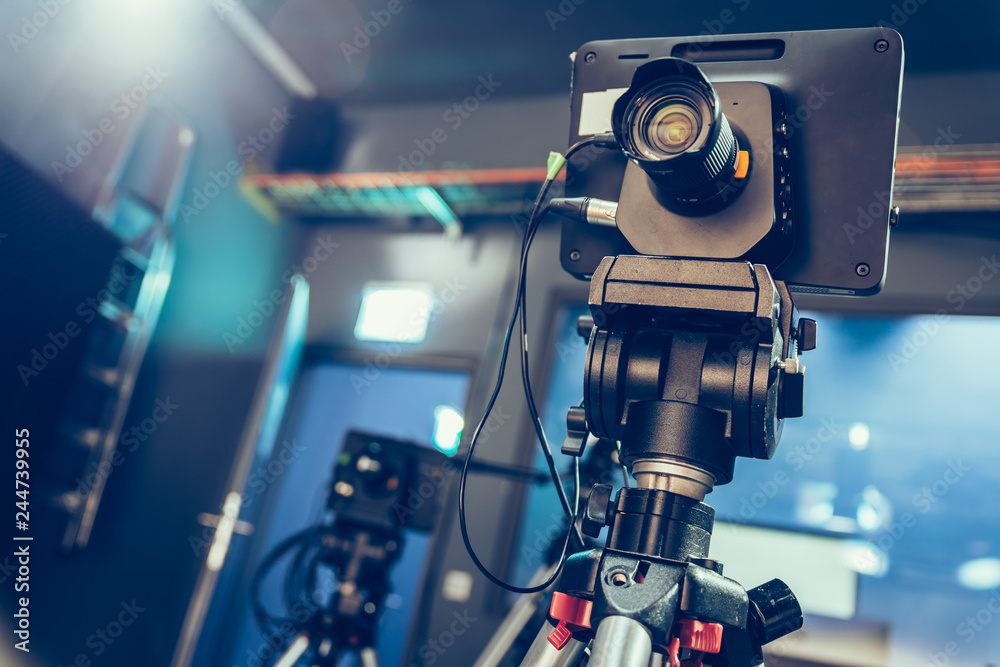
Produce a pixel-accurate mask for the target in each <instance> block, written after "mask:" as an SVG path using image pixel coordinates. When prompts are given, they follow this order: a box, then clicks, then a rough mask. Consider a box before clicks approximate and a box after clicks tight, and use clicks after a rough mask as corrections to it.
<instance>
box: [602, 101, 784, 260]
mask: <svg viewBox="0 0 1000 667" xmlns="http://www.w3.org/2000/svg"><path fill="white" fill-rule="evenodd" d="M715 89H716V92H718V94H719V100H720V102H721V103H722V106H723V111H724V113H725V114H726V117H727V118H728V119H729V124H730V126H731V127H732V130H733V134H734V135H736V139H737V143H738V145H739V148H740V150H747V151H749V153H750V171H749V173H748V175H747V179H746V185H745V186H744V187H743V188H741V189H740V190H738V191H732V192H728V191H723V192H721V193H720V194H719V195H717V196H716V197H715V199H714V200H712V201H709V202H707V204H704V205H685V204H684V203H683V202H678V201H676V200H674V199H671V198H670V197H668V196H665V195H664V193H663V192H662V191H661V189H660V188H659V187H658V186H657V185H656V183H655V182H654V181H653V179H652V178H650V177H649V176H648V175H647V174H646V172H645V171H643V170H642V168H641V167H639V166H638V165H636V164H635V163H634V162H631V161H630V162H628V164H627V165H626V168H625V176H624V179H623V181H622V189H621V195H620V199H619V204H618V214H617V217H616V221H617V223H618V229H619V230H621V232H622V233H623V234H624V235H625V236H626V237H627V238H628V239H631V240H632V243H631V245H632V247H633V248H634V249H635V250H636V252H637V253H639V254H642V255H662V256H672V257H692V258H699V259H737V258H743V259H747V260H749V261H752V262H755V263H761V264H768V265H771V264H772V263H775V262H779V261H781V259H783V258H784V257H785V256H787V254H788V252H789V251H790V250H791V247H792V220H793V219H794V218H793V215H792V207H791V203H792V202H791V188H792V184H791V178H790V160H789V153H788V137H787V130H786V131H785V132H782V131H781V128H787V127H788V124H787V122H786V120H787V119H786V118H785V113H784V99H783V98H782V96H781V93H780V91H778V90H777V89H776V88H774V87H772V86H766V85H764V84H762V83H754V82H733V83H720V84H718V85H717V86H715Z"/></svg>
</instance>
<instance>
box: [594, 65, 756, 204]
mask: <svg viewBox="0 0 1000 667" xmlns="http://www.w3.org/2000/svg"><path fill="white" fill-rule="evenodd" d="M612 129H613V131H614V133H615V137H616V138H617V139H618V142H619V144H620V145H621V146H622V148H623V150H624V151H625V153H626V154H627V155H628V156H629V157H630V158H632V159H633V160H635V161H636V162H637V163H638V164H639V166H640V167H642V168H643V169H644V170H645V171H646V173H647V174H649V176H650V178H652V179H653V181H654V182H655V183H656V184H657V185H658V186H659V188H660V189H661V190H662V191H663V192H665V193H666V194H668V195H670V196H672V197H674V198H676V199H679V200H682V201H689V202H699V201H705V200H709V199H712V198H713V197H715V196H717V195H718V194H720V193H721V192H723V191H725V190H726V189H728V188H729V187H730V186H731V182H732V179H733V175H734V174H735V173H736V157H737V153H738V150H739V149H738V146H737V142H736V138H735V137H734V136H733V131H732V128H730V126H729V121H728V120H727V119H726V117H725V115H724V114H723V113H722V111H721V108H720V104H719V97H718V95H717V94H716V92H715V89H714V88H712V85H711V84H710V83H709V81H708V79H707V78H705V75H704V74H702V72H701V70H700V69H698V68H697V67H696V66H695V65H693V64H691V63H689V62H687V61H685V60H681V59H679V58H661V59H659V60H654V61H651V62H649V63H646V64H645V65H642V66H640V67H639V68H637V69H636V71H635V74H634V75H633V77H632V85H631V86H630V87H629V89H628V90H627V91H626V92H625V93H624V94H623V95H622V96H621V97H620V98H619V99H618V101H617V102H616V103H615V107H614V111H613V114H612Z"/></svg>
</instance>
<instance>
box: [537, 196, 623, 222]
mask: <svg viewBox="0 0 1000 667" xmlns="http://www.w3.org/2000/svg"><path fill="white" fill-rule="evenodd" d="M548 208H549V210H551V211H553V212H555V213H558V214H559V215H564V216H566V217H567V218H572V219H574V220H579V221H580V222H586V223H589V224H592V225H604V226H605V227H616V226H617V223H616V222H615V216H616V215H617V214H618V202H613V201H607V200H606V199H596V198H594V197H572V198H556V199H552V200H550V201H549V204H548Z"/></svg>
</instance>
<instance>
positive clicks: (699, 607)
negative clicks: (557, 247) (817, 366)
mask: <svg viewBox="0 0 1000 667" xmlns="http://www.w3.org/2000/svg"><path fill="white" fill-rule="evenodd" d="M902 65H903V45H902V39H901V38H900V36H899V35H898V33H896V32H894V31H892V30H883V29H852V30H828V31H815V32H794V33H768V34H755V35H736V36H717V37H697V38H664V39H637V40H614V41H600V42H590V43H587V44H585V45H583V46H582V47H581V48H580V50H579V51H578V52H577V54H576V55H575V58H574V70H573V97H572V108H571V136H570V143H571V144H573V145H574V149H573V150H571V152H572V153H574V155H573V156H572V157H570V158H569V161H568V165H569V166H568V173H567V185H566V193H567V195H569V196H572V197H577V198H582V201H583V202H584V203H583V208H582V209H581V212H580V214H579V215H577V216H576V219H570V218H567V219H566V221H565V222H564V223H563V230H562V232H563V233H562V242H561V262H562V265H563V267H564V268H565V269H566V270H567V271H569V272H570V273H572V274H573V275H575V276H577V277H579V278H583V279H590V283H591V287H590V297H589V305H590V310H591V314H592V317H587V318H581V321H580V323H579V325H578V329H579V331H580V333H581V334H582V335H584V336H586V337H587V338H588V341H589V342H588V350H587V362H586V369H585V373H584V387H583V389H584V391H583V395H584V399H583V402H582V404H581V405H580V406H579V407H575V408H571V409H570V411H569V415H568V416H567V432H568V437H567V439H566V441H565V443H564V444H563V452H564V453H566V454H571V455H576V456H579V455H581V454H582V453H583V450H584V448H585V443H586V442H587V440H588V437H589V435H593V436H596V437H597V438H599V439H602V440H608V441H612V442H615V443H617V445H618V447H619V451H620V458H621V460H622V461H623V463H624V464H625V465H626V466H627V467H628V469H629V472H630V473H631V474H632V476H633V477H634V479H635V482H636V483H635V486H634V487H629V486H626V487H624V488H622V489H620V490H619V492H618V493H617V495H615V496H614V497H612V489H611V487H610V486H607V485H596V486H595V487H594V488H593V490H592V491H591V493H590V496H589V498H588V501H587V503H586V506H585V508H584V510H583V513H582V516H581V518H580V521H581V528H582V531H583V532H584V533H585V534H587V535H590V536H592V537H596V536H597V535H598V534H599V533H600V532H601V530H602V529H603V528H604V527H608V528H609V530H608V533H607V539H606V542H605V546H604V548H603V549H592V550H589V551H584V552H581V553H576V554H574V555H572V556H570V557H569V558H568V559H567V560H566V563H565V566H564V569H563V572H562V576H561V578H560V580H559V590H558V591H557V592H556V593H554V595H553V598H552V602H551V607H550V610H549V618H548V621H547V622H546V624H545V626H544V627H543V628H542V630H541V632H540V633H539V634H538V636H537V638H536V640H535V642H534V643H533V644H532V646H531V648H530V650H529V652H528V655H527V657H526V658H525V660H524V662H523V663H522V664H525V665H574V664H576V663H577V662H578V661H579V659H580V657H581V655H582V653H583V651H584V647H586V646H587V645H589V646H590V654H589V662H588V663H587V664H588V665H589V666H590V667H611V666H619V665H621V666H625V665H628V666H630V667H646V666H647V665H649V664H663V665H667V664H669V665H671V666H672V667H678V665H684V667H701V666H702V665H720V666H721V665H727V666H737V665H738V666H740V667H752V666H755V665H759V664H761V662H762V660H763V653H762V646H763V645H765V644H767V643H768V642H770V641H773V640H774V639H777V638H779V637H781V636H784V635H785V634H788V633H789V632H792V631H794V630H796V629H798V628H799V627H800V626H801V625H802V613H801V610H800V607H799V605H798V602H797V600H796V598H795V596H794V594H793V593H792V592H791V591H790V590H789V589H788V587H787V586H786V585H785V584H784V583H782V582H781V581H780V580H777V579H775V580H772V581H770V582H767V583H765V584H762V585H761V586H758V587H757V588H754V589H751V590H749V591H748V590H745V589H744V588H743V587H742V586H741V585H740V584H739V583H737V582H735V581H733V580H731V579H728V578H726V577H725V576H723V567H722V564H721V563H719V562H717V561H715V560H713V559H711V557H710V555H709V545H710V541H711V534H712V528H713V524H714V516H715V512H714V510H713V509H712V508H711V507H710V506H709V505H707V504H705V503H704V502H703V501H704V499H705V496H706V494H708V493H709V492H711V491H712V490H713V488H714V487H715V486H716V485H722V484H726V483H728V482H729V481H731V480H732V477H733V472H734V464H735V459H736V458H737V457H739V456H743V457H749V458H758V459H769V458H771V457H772V455H773V453H774V451H775V448H776V446H777V443H778V439H779V437H780V435H781V427H782V423H783V420H784V419H786V418H791V417H798V416H801V415H802V411H803V406H804V370H805V367H804V366H803V365H802V364H801V363H800V361H799V357H798V354H799V353H800V352H804V351H807V350H810V349H812V348H814V347H815V345H816V323H815V322H813V321H812V320H808V319H805V318H799V316H798V313H797V312H796V310H795V307H794V304H793V302H792V293H793V292H815V293H826V294H841V295H857V296H861V295H868V294H874V293H876V292H878V291H879V290H880V289H881V287H882V284H883V281H884V278H885V271H886V257H887V242H888V234H889V227H890V224H891V223H892V221H893V219H894V216H895V211H894V210H892V209H890V207H888V206H886V205H885V204H884V203H883V202H888V201H891V191H892V180H893V165H894V161H895V145H896V130H897V122H898V113H899V100H900V86H901V79H902ZM609 134H613V136H614V138H615V142H614V143H615V144H616V145H617V149H618V150H607V148H608V145H609V144H610V143H612V142H610V141H609V140H608V139H607V136H608V135H609ZM588 137H591V138H593V139H592V141H593V143H592V145H591V146H590V150H578V149H579V148H580V146H581V144H580V142H585V141H586V140H587V139H588ZM576 201H581V199H577V200H576ZM873 203H879V205H880V206H881V207H882V210H881V213H879V214H878V215H872V211H873V210H874V206H873ZM872 220H875V221H874V222H872ZM651 660H653V663H651V662H650V661H651Z"/></svg>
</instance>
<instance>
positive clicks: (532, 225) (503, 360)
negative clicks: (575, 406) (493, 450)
mask: <svg viewBox="0 0 1000 667" xmlns="http://www.w3.org/2000/svg"><path fill="white" fill-rule="evenodd" d="M588 145H602V146H608V147H610V146H615V145H616V144H615V142H614V138H613V137H612V136H610V134H605V135H597V136H595V137H591V138H589V139H585V140H584V141H581V142H578V143H576V144H574V145H573V146H572V147H570V149H569V150H568V151H567V152H566V155H565V157H564V161H568V160H569V158H570V157H572V155H573V154H574V153H576V152H577V151H578V150H580V149H582V148H584V147H585V146H588ZM557 173H558V172H557ZM554 180H555V179H554V175H550V176H548V177H547V178H546V179H545V182H544V183H543V184H542V187H541V189H540V190H539V192H538V197H537V198H536V199H535V204H534V206H533V207H532V210H531V215H530V216H529V218H528V225H527V228H526V229H525V233H524V239H523V241H522V244H521V261H520V266H519V272H518V283H517V289H516V291H515V297H516V298H515V305H514V309H513V313H512V314H511V318H510V323H509V324H508V325H507V329H506V331H505V333H504V339H503V349H502V353H501V355H500V368H499V370H498V371H497V381H496V384H495V385H494V387H493V393H492V395H491V396H490V400H489V402H488V403H487V406H486V411H485V413H484V414H483V417H482V419H480V420H479V424H478V425H477V426H476V429H475V431H474V432H473V434H472V438H471V440H470V441H469V447H468V449H467V450H466V453H465V465H464V466H463V467H462V476H461V480H460V483H459V493H458V515H459V527H460V528H461V531H462V540H463V542H464V543H465V548H466V550H467V551H468V552H469V557H470V558H471V559H472V562H473V563H475V565H476V567H477V568H478V569H479V571H480V572H482V573H483V576H485V577H486V578H487V579H489V580H490V581H491V582H493V583H494V584H496V585H497V586H500V587H501V588H504V589H506V590H509V591H511V592H514V593H535V592H538V591H541V590H544V589H545V588H547V587H548V586H549V585H551V584H552V582H553V581H555V579H556V577H558V576H559V573H560V572H561V571H562V567H563V564H564V563H565V561H566V555H567V551H568V549H569V544H570V541H571V539H572V538H573V536H574V535H575V536H576V537H577V541H578V543H579V545H580V546H582V545H583V544H584V542H583V536H582V535H581V534H580V531H579V527H578V526H577V525H576V514H577V511H578V506H579V501H580V461H579V459H578V458H574V461H573V470H574V481H575V484H574V489H575V491H574V499H573V507H572V508H571V507H570V504H569V499H568V497H567V496H566V491H565V489H564V488H563V486H562V481H561V480H560V478H559V472H558V470H556V467H555V461H554V459H553V458H552V450H551V448H550V447H549V444H548V440H547V438H546V437H545V432H544V429H542V426H541V420H540V419H539V418H538V411H537V409H536V407H535V403H534V396H533V395H532V394H531V387H530V377H529V374H528V372H527V345H526V340H527V336H526V331H527V328H526V326H525V322H524V305H525V301H526V296H525V294H526V292H525V282H526V281H525V276H526V273H527V258H528V251H529V249H530V247H531V241H532V240H533V239H534V236H535V231H536V230H537V228H538V226H539V225H540V223H541V219H542V217H544V215H545V213H546V212H547V208H546V209H542V202H543V201H544V200H545V196H546V194H547V193H548V190H549V187H550V186H551V185H552V182H553V181H554ZM518 315H520V316H521V328H522V337H521V344H522V348H521V363H522V380H523V382H524V384H525V397H526V399H527V400H528V409H529V411H530V413H531V417H532V422H533V425H534V427H535V431H536V434H537V435H538V437H539V444H540V446H541V448H542V452H543V454H544V456H545V460H546V464H547V465H548V468H549V474H550V475H551V477H552V481H553V484H554V485H555V487H556V491H557V493H558V495H559V501H560V503H561V504H562V506H563V511H564V512H565V513H566V517H567V524H568V525H567V531H566V537H565V539H564V540H563V546H562V551H561V554H560V557H559V561H558V563H557V565H556V568H555V569H554V570H553V571H552V573H551V574H550V575H549V576H548V577H547V578H546V579H545V581H543V582H542V583H540V584H538V585H535V586H526V587H522V586H514V585H512V584H508V583H507V582H505V581H503V580H502V579H500V578H499V577H496V576H495V575H494V574H493V573H492V572H490V571H489V569H488V568H487V567H486V566H485V565H484V564H483V562H482V561H481V560H480V559H479V557H478V556H477V555H476V552H475V548H474V547H473V546H472V542H471V541H470V540H469V531H468V526H467V522H466V516H465V487H466V481H467V479H468V475H469V464H470V462H471V461H472V457H473V453H474V451H475V448H476V443H477V441H478V439H479V434H480V433H481V432H482V430H483V427H484V426H485V425H486V421H487V419H489V416H490V414H491V413H492V411H493V406H494V405H495V404H496V400H497V397H498V396H499V394H500V388H501V386H502V385H503V378H504V371H505V368H506V366H507V355H508V352H509V350H510V339H511V336H512V335H513V333H514V325H515V323H516V322H517V318H518Z"/></svg>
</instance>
